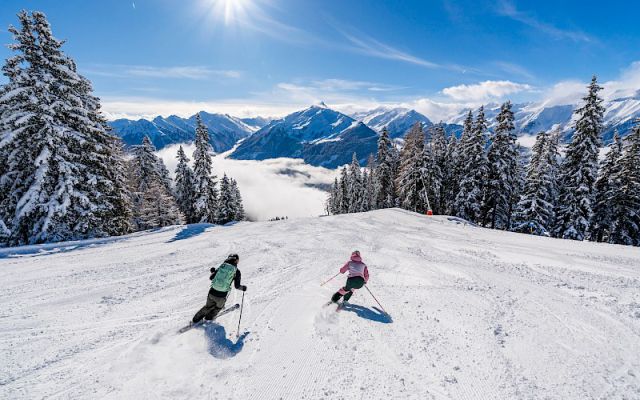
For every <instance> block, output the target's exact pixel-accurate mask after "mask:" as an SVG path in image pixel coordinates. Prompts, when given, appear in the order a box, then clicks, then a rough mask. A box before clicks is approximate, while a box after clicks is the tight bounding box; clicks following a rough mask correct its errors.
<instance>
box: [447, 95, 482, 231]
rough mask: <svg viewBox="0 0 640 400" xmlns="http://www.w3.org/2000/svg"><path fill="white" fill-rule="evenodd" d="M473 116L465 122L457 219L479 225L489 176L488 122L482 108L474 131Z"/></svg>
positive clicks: (461, 150)
mask: <svg viewBox="0 0 640 400" xmlns="http://www.w3.org/2000/svg"><path fill="white" fill-rule="evenodd" d="M470 119H471V113H469V116H468V117H467V120H466V121H465V128H464V131H463V134H462V140H461V142H460V146H459V147H460V190H459V192H458V194H457V196H456V202H455V208H456V213H457V216H458V217H461V218H464V219H466V220H469V221H472V222H480V219H481V209H482V201H483V196H484V187H485V181H486V179H487V173H488V165H487V164H488V161H487V154H486V152H485V145H486V137H485V135H486V132H487V121H486V120H485V117H484V107H480V109H479V110H478V115H477V116H476V120H475V122H474V123H473V127H472V128H471V127H470V125H471V122H470Z"/></svg>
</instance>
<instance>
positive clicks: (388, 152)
mask: <svg viewBox="0 0 640 400" xmlns="http://www.w3.org/2000/svg"><path fill="white" fill-rule="evenodd" d="M393 164H394V161H393V154H392V144H391V140H390V139H389V131H388V130H387V128H386V127H384V128H383V129H382V133H380V137H379V138H378V153H377V155H376V169H375V171H374V174H373V180H374V185H375V189H374V190H375V207H374V208H376V209H379V208H390V207H394V206H395V187H394V165H393Z"/></svg>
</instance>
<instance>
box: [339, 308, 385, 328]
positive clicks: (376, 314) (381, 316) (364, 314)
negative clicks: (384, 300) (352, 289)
mask: <svg viewBox="0 0 640 400" xmlns="http://www.w3.org/2000/svg"><path fill="white" fill-rule="evenodd" d="M342 311H349V312H352V313H355V314H356V315H357V316H358V317H360V318H364V319H368V320H371V321H375V322H380V323H383V324H390V323H392V322H393V319H391V316H390V315H389V314H385V313H384V312H382V311H381V310H379V309H377V308H376V307H373V310H372V309H370V308H367V307H363V306H360V305H357V304H351V303H349V304H345V305H343V306H342Z"/></svg>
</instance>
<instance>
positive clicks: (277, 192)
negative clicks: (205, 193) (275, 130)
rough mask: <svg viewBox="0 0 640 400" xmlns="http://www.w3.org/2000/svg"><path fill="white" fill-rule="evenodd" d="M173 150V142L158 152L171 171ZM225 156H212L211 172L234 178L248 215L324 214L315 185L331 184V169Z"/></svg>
mask: <svg viewBox="0 0 640 400" xmlns="http://www.w3.org/2000/svg"><path fill="white" fill-rule="evenodd" d="M182 146H183V147H184V149H185V152H186V153H187V154H188V155H191V154H192V153H193V150H194V149H195V148H194V146H193V145H192V144H187V145H182ZM177 149H178V145H174V146H169V147H166V148H164V149H162V150H160V151H159V152H158V155H159V156H160V157H161V158H162V159H163V161H164V162H165V164H166V165H167V168H168V169H169V171H171V172H172V173H173V171H174V170H175V167H176V164H177V160H176V159H175V156H176V153H177ZM225 155H226V154H221V155H217V156H216V157H214V158H213V173H214V174H215V175H217V176H218V177H221V176H222V174H224V173H226V174H227V175H228V176H230V177H232V178H234V179H236V180H237V181H238V187H239V188H240V192H241V194H242V196H243V202H244V207H245V211H246V212H247V214H248V215H249V216H251V217H252V218H254V219H258V220H267V219H270V218H273V217H276V216H288V217H290V218H300V217H313V216H317V215H321V214H323V213H324V202H325V200H326V197H327V193H326V192H324V191H322V190H320V189H318V188H317V187H316V185H328V184H331V183H333V180H334V178H335V176H336V174H337V172H336V171H335V170H329V169H326V168H320V167H313V166H310V165H306V164H304V162H303V161H302V160H297V159H290V158H278V159H272V160H264V161H245V160H232V159H228V158H225Z"/></svg>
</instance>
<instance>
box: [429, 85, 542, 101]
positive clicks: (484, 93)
mask: <svg viewBox="0 0 640 400" xmlns="http://www.w3.org/2000/svg"><path fill="white" fill-rule="evenodd" d="M531 89H533V88H532V87H531V86H530V85H527V84H523V83H515V82H511V81H484V82H480V83H476V84H473V85H458V86H451V87H448V88H444V89H443V90H442V93H443V94H444V95H446V96H448V97H450V98H452V99H454V100H458V101H468V102H472V101H484V100H497V99H501V98H504V97H505V96H508V95H510V94H514V93H519V92H523V91H528V90H531Z"/></svg>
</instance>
